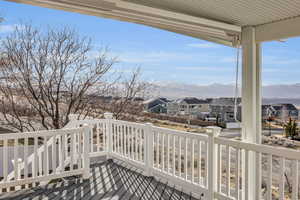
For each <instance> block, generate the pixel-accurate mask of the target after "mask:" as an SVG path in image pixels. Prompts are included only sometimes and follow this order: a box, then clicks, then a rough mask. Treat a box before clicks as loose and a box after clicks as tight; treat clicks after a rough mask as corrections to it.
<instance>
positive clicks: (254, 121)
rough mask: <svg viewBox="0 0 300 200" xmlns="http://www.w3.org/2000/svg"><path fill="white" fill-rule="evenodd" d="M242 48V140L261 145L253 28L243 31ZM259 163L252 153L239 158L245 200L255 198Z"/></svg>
mask: <svg viewBox="0 0 300 200" xmlns="http://www.w3.org/2000/svg"><path fill="white" fill-rule="evenodd" d="M242 48H243V68H242V140H243V141H245V142H250V143H261V46H260V44H259V43H256V40H255V28H254V27H245V28H243V30H242ZM246 163H248V164H247V165H248V166H245V165H246ZM260 163H261V162H260V156H259V155H256V154H255V153H253V152H250V153H249V160H248V162H246V161H245V155H244V156H243V165H244V167H243V169H245V170H247V171H245V172H244V177H245V176H246V177H245V178H244V179H246V180H244V181H243V191H244V192H245V194H243V195H245V197H246V199H257V197H258V194H259V193H258V191H257V190H258V188H260V181H259V179H260V167H259V166H260ZM245 181H246V182H247V183H248V184H246V182H245Z"/></svg>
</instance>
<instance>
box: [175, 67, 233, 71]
mask: <svg viewBox="0 0 300 200" xmlns="http://www.w3.org/2000/svg"><path fill="white" fill-rule="evenodd" d="M176 69H178V70H187V71H198V70H200V71H201V70H206V71H232V70H233V69H230V68H227V67H222V66H220V67H213V66H186V67H184V66H183V67H176Z"/></svg>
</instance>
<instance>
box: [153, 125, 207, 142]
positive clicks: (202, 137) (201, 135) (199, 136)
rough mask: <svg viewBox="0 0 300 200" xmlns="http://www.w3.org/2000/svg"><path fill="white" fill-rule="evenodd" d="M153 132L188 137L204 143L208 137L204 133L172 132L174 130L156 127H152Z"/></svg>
mask: <svg viewBox="0 0 300 200" xmlns="http://www.w3.org/2000/svg"><path fill="white" fill-rule="evenodd" d="M153 130H154V131H158V132H162V133H165V134H170V135H177V136H183V137H190V138H194V139H200V140H204V141H207V140H208V135H207V134H206V132H205V133H191V132H187V131H181V130H174V129H169V128H163V127H157V126H153Z"/></svg>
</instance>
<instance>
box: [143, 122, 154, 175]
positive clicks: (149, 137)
mask: <svg viewBox="0 0 300 200" xmlns="http://www.w3.org/2000/svg"><path fill="white" fill-rule="evenodd" d="M145 139H146V141H145V157H144V159H145V166H146V173H145V175H146V176H152V168H153V132H152V124H151V123H146V132H145Z"/></svg>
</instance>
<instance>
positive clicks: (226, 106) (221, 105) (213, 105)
mask: <svg viewBox="0 0 300 200" xmlns="http://www.w3.org/2000/svg"><path fill="white" fill-rule="evenodd" d="M240 104H241V98H237V120H238V121H241V105H240ZM209 106H210V117H214V118H218V121H219V122H235V118H234V107H235V98H227V97H222V98H216V99H210V104H209Z"/></svg>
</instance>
